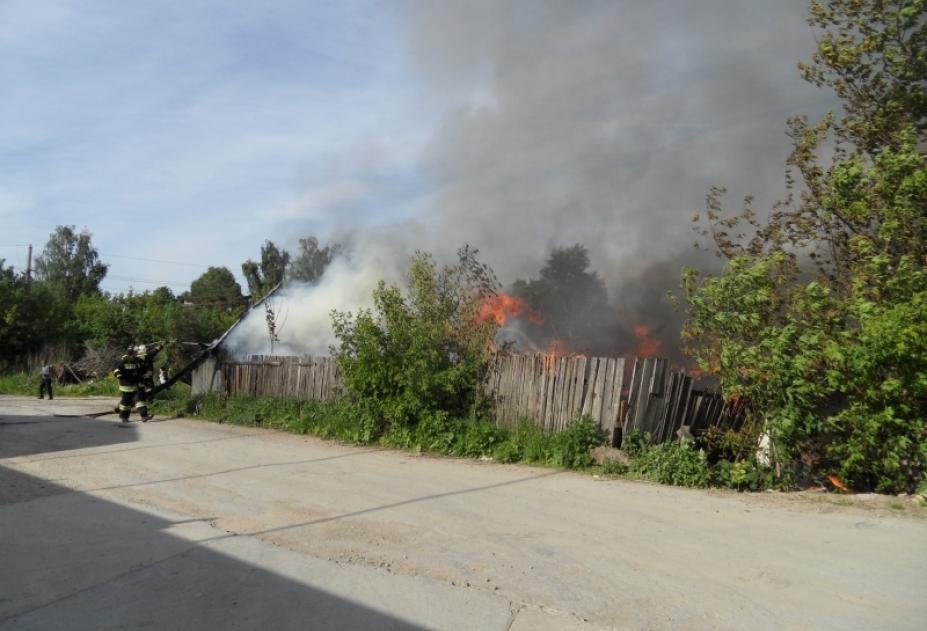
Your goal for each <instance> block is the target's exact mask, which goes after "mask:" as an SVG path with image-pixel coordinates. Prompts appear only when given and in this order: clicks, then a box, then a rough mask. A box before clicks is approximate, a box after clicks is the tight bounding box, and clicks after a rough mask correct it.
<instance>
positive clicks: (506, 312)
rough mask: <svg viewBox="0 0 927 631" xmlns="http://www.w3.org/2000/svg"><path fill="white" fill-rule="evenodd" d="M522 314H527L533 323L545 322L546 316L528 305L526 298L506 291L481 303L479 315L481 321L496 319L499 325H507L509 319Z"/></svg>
mask: <svg viewBox="0 0 927 631" xmlns="http://www.w3.org/2000/svg"><path fill="white" fill-rule="evenodd" d="M522 316H527V318H528V322H530V323H531V324H543V323H544V316H542V315H541V314H540V313H537V312H536V311H534V310H532V309H531V308H530V307H528V305H527V304H525V301H524V300H522V299H521V298H518V297H516V296H510V295H509V294H506V293H499V294H496V295H495V296H490V297H489V298H487V299H486V300H485V301H484V302H483V304H482V305H480V314H479V316H477V317H478V319H479V321H480V322H489V321H490V320H495V321H496V324H498V325H499V326H505V325H506V323H507V322H508V321H509V319H511V318H520V317H522Z"/></svg>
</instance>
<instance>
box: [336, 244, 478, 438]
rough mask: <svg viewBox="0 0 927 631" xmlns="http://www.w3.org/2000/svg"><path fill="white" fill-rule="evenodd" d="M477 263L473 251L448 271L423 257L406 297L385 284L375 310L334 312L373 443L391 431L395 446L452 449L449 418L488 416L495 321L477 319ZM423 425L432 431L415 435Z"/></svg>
mask: <svg viewBox="0 0 927 631" xmlns="http://www.w3.org/2000/svg"><path fill="white" fill-rule="evenodd" d="M468 257H469V258H468ZM474 265H477V267H478V264H476V263H475V262H474V261H473V259H472V253H470V252H469V251H467V250H464V251H462V252H461V262H460V263H459V264H458V265H456V266H449V267H444V268H442V269H441V270H439V269H438V267H437V265H436V264H435V262H434V261H433V260H432V258H431V257H430V256H428V255H427V254H422V253H418V254H417V255H416V256H415V257H414V258H413V260H412V265H411V267H410V271H409V276H408V287H407V291H406V292H405V293H404V292H403V291H401V290H400V288H399V287H395V286H387V285H386V284H385V283H382V282H381V283H380V285H379V287H378V288H377V289H376V290H375V291H374V295H373V299H374V308H373V310H372V311H361V312H360V313H358V314H356V315H355V314H351V313H338V312H335V313H333V316H332V317H333V329H334V333H335V336H336V338H337V340H338V346H337V348H334V349H333V352H334V354H335V356H336V357H337V359H338V363H339V366H340V368H341V373H342V378H343V382H344V387H345V390H346V391H347V394H348V396H349V397H350V398H351V400H353V401H354V402H355V404H356V406H357V407H358V410H359V412H360V414H361V416H362V417H363V418H364V419H365V423H366V424H367V425H368V426H369V427H368V430H369V431H367V434H369V437H370V438H373V437H374V436H377V435H378V434H380V433H383V432H386V433H388V434H389V436H390V437H391V438H390V440H391V441H395V442H396V444H400V445H406V444H410V443H414V442H416V441H419V442H423V443H424V444H422V445H421V446H422V447H423V448H425V449H429V448H430V447H431V446H432V445H433V446H436V447H437V446H443V447H445V448H446V447H447V445H449V444H450V443H452V442H453V440H454V438H453V436H452V434H453V433H454V432H453V431H452V430H450V429H448V428H447V425H448V419H468V420H472V421H479V420H481V419H485V418H487V416H486V412H487V410H488V408H487V401H486V399H485V397H484V395H483V391H482V384H483V380H484V376H485V374H486V371H487V368H488V362H489V359H490V354H489V350H488V349H489V344H490V341H491V340H492V337H493V335H494V332H495V327H496V324H495V320H492V319H490V320H489V321H487V322H482V321H480V319H479V318H478V313H479V305H480V304H481V302H482V296H483V294H482V293H480V291H478V289H479V282H478V281H479V278H478V276H477V275H474V273H473V268H474ZM479 269H482V268H479ZM418 423H426V424H429V427H425V428H423V430H422V432H416V431H415V429H414V428H415V426H416V425H417V424H418ZM406 430H408V431H406Z"/></svg>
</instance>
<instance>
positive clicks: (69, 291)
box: [35, 226, 108, 301]
mask: <svg viewBox="0 0 927 631" xmlns="http://www.w3.org/2000/svg"><path fill="white" fill-rule="evenodd" d="M90 238H91V235H90V233H89V232H87V231H86V230H83V231H82V232H80V233H77V232H76V229H75V227H74V226H58V227H57V228H55V231H54V232H53V233H52V234H51V236H50V237H49V239H48V243H46V244H45V249H44V250H43V251H42V254H41V255H39V256H38V257H37V258H36V260H35V271H36V278H37V279H38V280H40V281H45V282H47V283H48V284H49V285H50V286H51V287H53V288H54V289H55V290H56V291H58V292H60V293H61V294H62V295H63V296H64V297H65V298H66V299H67V300H69V301H74V300H77V297H78V296H80V295H81V294H94V293H99V291H100V289H99V287H100V281H102V280H103V278H104V277H105V276H106V271H107V269H108V266H107V265H105V264H104V263H101V262H100V260H99V255H98V253H97V250H96V248H94V247H93V245H92V244H91V242H90Z"/></svg>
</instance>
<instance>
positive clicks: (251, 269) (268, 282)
mask: <svg viewBox="0 0 927 631" xmlns="http://www.w3.org/2000/svg"><path fill="white" fill-rule="evenodd" d="M289 263H290V253H289V252H287V251H286V250H284V249H283V248H278V247H277V246H276V245H274V242H273V241H270V240H267V241H265V242H264V245H262V246H261V262H260V263H255V262H254V261H252V260H251V259H248V260H247V261H245V262H244V263H242V264H241V272H242V274H244V276H245V280H246V281H248V290H249V291H250V292H251V300H252V302H254V301H257V300H260V299H261V298H263V297H264V295H265V294H267V292H269V291H270V290H271V289H273V288H274V287H276V286H277V285H278V284H279V283H281V282H283V279H284V278H285V277H286V268H287V266H288V265H289Z"/></svg>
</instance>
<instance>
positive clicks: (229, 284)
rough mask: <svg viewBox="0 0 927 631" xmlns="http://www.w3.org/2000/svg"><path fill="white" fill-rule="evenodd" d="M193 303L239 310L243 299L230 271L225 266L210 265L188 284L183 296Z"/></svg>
mask: <svg viewBox="0 0 927 631" xmlns="http://www.w3.org/2000/svg"><path fill="white" fill-rule="evenodd" d="M184 298H185V299H187V300H189V301H190V302H192V303H193V304H195V305H201V306H202V305H206V306H215V307H221V308H224V309H227V310H230V311H240V310H241V308H242V307H243V306H244V303H245V299H244V296H242V295H241V286H240V285H239V284H238V281H236V280H235V277H234V276H233V275H232V272H230V271H229V270H228V268H225V267H210V268H209V269H208V270H206V271H205V272H203V274H202V275H201V276H200V277H199V278H197V279H196V280H195V281H193V283H191V284H190V291H189V293H187V294H186V295H185V296H184Z"/></svg>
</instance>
